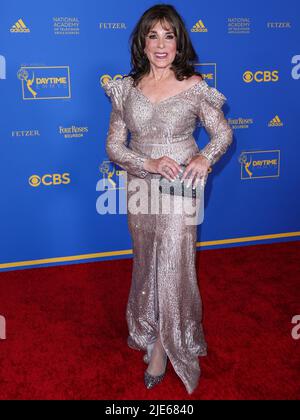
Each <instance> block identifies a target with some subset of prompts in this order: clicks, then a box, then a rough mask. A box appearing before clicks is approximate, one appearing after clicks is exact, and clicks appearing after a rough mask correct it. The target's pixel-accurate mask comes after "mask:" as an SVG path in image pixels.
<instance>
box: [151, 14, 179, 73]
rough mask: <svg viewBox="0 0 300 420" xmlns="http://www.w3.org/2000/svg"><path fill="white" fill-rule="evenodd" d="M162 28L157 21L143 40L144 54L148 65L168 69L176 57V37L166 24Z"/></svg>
mask: <svg viewBox="0 0 300 420" xmlns="http://www.w3.org/2000/svg"><path fill="white" fill-rule="evenodd" d="M164 28H165V29H164ZM164 28H163V27H162V25H161V23H160V21H158V22H157V23H156V24H155V25H154V26H153V27H152V28H151V29H150V31H149V33H148V34H147V36H146V39H145V48H144V51H145V54H146V55H147V57H148V60H149V61H150V64H151V65H153V66H155V67H159V68H164V67H169V66H170V65H171V64H172V62H173V61H174V58H175V56H176V47H177V42H176V36H175V34H174V32H173V30H172V29H171V26H170V24H169V23H168V22H165V23H164Z"/></svg>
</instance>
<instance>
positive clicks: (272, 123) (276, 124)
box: [268, 115, 283, 127]
mask: <svg viewBox="0 0 300 420" xmlns="http://www.w3.org/2000/svg"><path fill="white" fill-rule="evenodd" d="M281 126H283V123H282V122H281V120H280V118H279V117H278V115H275V117H274V118H272V119H271V121H270V122H269V124H268V127H281Z"/></svg>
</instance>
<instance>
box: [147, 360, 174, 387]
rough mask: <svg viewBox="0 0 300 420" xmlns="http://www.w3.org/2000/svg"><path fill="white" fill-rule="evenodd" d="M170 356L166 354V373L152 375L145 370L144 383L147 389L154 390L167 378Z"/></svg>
mask: <svg viewBox="0 0 300 420" xmlns="http://www.w3.org/2000/svg"><path fill="white" fill-rule="evenodd" d="M167 361H168V356H167V354H166V353H165V354H164V372H163V373H162V374H161V375H155V376H154V375H150V373H148V372H147V370H145V372H144V383H145V386H146V388H147V389H151V388H153V387H154V386H155V385H158V384H159V383H160V382H161V381H162V380H163V379H164V377H165V374H166V369H167Z"/></svg>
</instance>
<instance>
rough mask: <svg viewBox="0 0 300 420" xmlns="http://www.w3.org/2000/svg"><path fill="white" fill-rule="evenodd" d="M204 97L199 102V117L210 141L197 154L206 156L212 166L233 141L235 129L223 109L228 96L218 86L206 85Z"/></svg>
mask: <svg viewBox="0 0 300 420" xmlns="http://www.w3.org/2000/svg"><path fill="white" fill-rule="evenodd" d="M204 93H205V94H204V97H203V98H201V99H200V103H198V117H199V120H200V122H201V124H202V125H203V127H204V128H205V130H206V132H207V134H208V136H209V138H210V141H209V142H208V143H207V145H206V146H205V147H204V148H203V149H201V150H200V151H199V152H198V153H197V155H202V156H205V157H206V158H207V159H208V160H209V162H210V166H212V165H214V164H215V163H216V162H217V161H218V160H219V159H220V158H221V156H222V155H223V154H224V153H225V152H226V151H227V149H228V148H229V146H230V144H231V143H232V141H233V129H232V128H231V127H230V125H229V123H228V121H227V120H226V118H225V116H224V113H223V111H222V109H221V108H222V106H223V104H224V102H225V101H226V97H225V96H224V95H223V94H222V93H221V92H220V91H218V90H217V89H216V88H213V87H210V86H208V85H207V86H206V88H205V92H204Z"/></svg>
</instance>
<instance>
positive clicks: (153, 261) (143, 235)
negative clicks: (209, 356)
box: [103, 76, 232, 394]
mask: <svg viewBox="0 0 300 420" xmlns="http://www.w3.org/2000/svg"><path fill="white" fill-rule="evenodd" d="M103 88H104V90H105V92H106V93H107V95H108V96H109V97H110V99H111V103H112V111H111V115H110V122H109V130H108V134H107V140H106V152H107V154H108V156H109V158H110V160H111V161H113V162H115V163H116V164H118V165H119V166H120V167H121V168H123V169H124V170H125V171H127V205H128V208H127V217H128V227H129V231H130V234H131V238H132V245H133V270H132V279H131V288H130V292H129V297H128V303H127V310H126V319H127V324H128V329H129V335H128V340H127V344H128V346H129V347H130V348H133V349H138V350H145V351H146V349H147V344H150V343H152V342H154V341H155V339H156V338H157V336H158V332H160V337H161V342H162V345H163V347H164V350H165V351H166V353H167V355H168V357H169V360H170V362H171V363H172V365H173V367H174V370H175V372H176V373H177V375H178V376H179V377H180V378H181V380H182V381H183V384H184V385H185V387H186V390H187V392H188V393H189V394H191V393H192V392H193V390H194V389H195V388H196V387H197V385H198V382H199V377H200V366H199V358H198V356H205V355H206V353H207V345H206V341H205V338H204V334H203V328H202V300H201V295H200V292H199V288H198V282H197V275H196V265H195V258H196V241H197V225H196V224H188V223H186V218H185V217H186V216H185V214H184V212H181V214H180V212H178V213H179V214H176V211H175V210H173V213H172V212H170V213H169V214H164V213H163V212H162V211H158V210H156V212H155V211H152V212H151V211H150V210H149V211H141V212H140V213H137V212H135V213H136V214H134V212H133V211H129V200H130V198H131V197H132V196H133V194H136V192H137V188H136V184H138V183H139V182H140V183H141V187H142V186H145V183H146V185H147V186H148V187H149V189H148V190H147V189H145V188H144V189H142V188H141V189H140V199H141V202H142V204H143V205H149V208H148V209H150V204H149V203H150V201H151V200H152V202H153V198H156V199H157V200H158V202H159V203H161V202H160V201H159V200H161V197H162V196H165V195H164V194H160V193H159V190H158V188H157V189H155V188H154V189H153V190H151V189H150V180H151V179H152V180H153V179H155V178H156V179H157V178H158V177H159V176H160V175H159V174H153V173H150V172H148V171H146V170H145V169H144V168H143V164H144V161H145V160H146V159H148V158H159V157H162V156H164V155H166V156H169V157H171V158H173V159H174V160H176V161H177V162H178V163H179V164H180V163H185V162H186V161H187V160H188V159H189V158H191V157H192V156H194V155H196V154H199V153H201V154H203V155H204V156H205V157H207V159H209V161H210V164H211V166H212V165H213V164H214V163H216V162H217V161H218V160H219V159H220V157H221V156H222V155H223V154H224V153H225V152H226V150H227V148H228V146H229V145H230V143H231V142H232V128H231V127H230V125H229V124H228V122H227V120H226V119H225V117H224V114H223V111H222V109H221V108H222V106H223V104H224V102H225V101H226V97H225V96H224V95H223V94H222V93H221V92H220V91H218V90H217V89H216V88H213V87H210V86H209V85H208V84H207V83H206V81H204V80H200V81H199V82H196V84H194V85H193V86H192V87H190V88H189V89H187V90H185V91H183V92H181V93H179V94H175V95H173V96H170V97H169V98H167V99H164V100H161V101H159V102H158V103H152V102H151V101H150V100H149V98H147V97H146V96H145V95H144V94H143V92H142V91H141V90H140V88H139V87H135V86H133V78H132V77H131V76H125V77H123V78H122V79H116V80H109V81H108V82H107V83H106V84H105V85H104V86H103ZM197 120H198V121H199V120H200V122H201V123H202V125H203V126H204V128H205V130H206V131H207V133H208V135H209V137H210V141H209V142H208V143H207V145H206V146H205V147H204V148H203V149H202V150H199V148H198V146H197V143H196V141H195V139H194V137H193V132H194V130H195V127H196V123H197ZM129 132H130V134H131V138H130V141H129V143H128V142H127V140H128V134H129ZM207 176H208V175H206V176H205V177H204V180H205V181H204V182H205V183H206V179H207ZM131 181H135V182H136V184H135V187H134V188H128V186H129V185H130V182H131ZM131 190H132V191H131ZM167 196H168V199H170V196H169V195H167ZM150 198H151V200H150ZM187 199H189V200H191V199H190V198H187ZM173 200H176V196H174V198H173ZM154 201H155V200H154ZM147 203H148V204H147ZM173 205H174V206H175V207H171V208H176V203H175V202H174V203H173ZM158 208H159V207H158ZM156 209H157V208H156ZM147 213H148V214H147Z"/></svg>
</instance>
